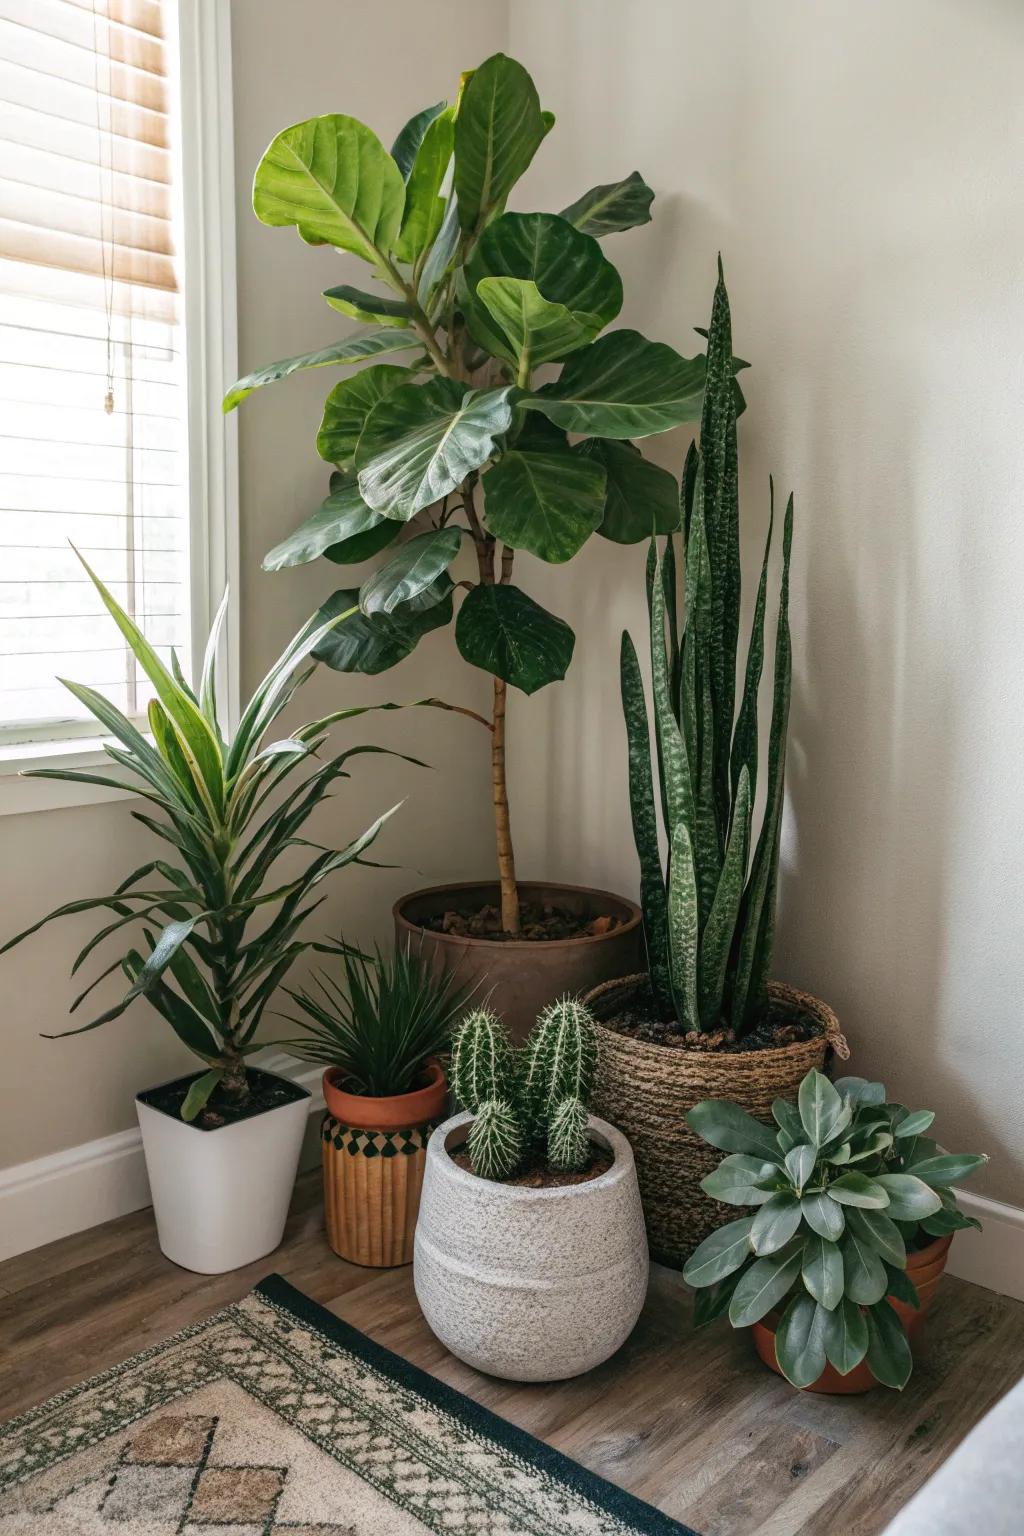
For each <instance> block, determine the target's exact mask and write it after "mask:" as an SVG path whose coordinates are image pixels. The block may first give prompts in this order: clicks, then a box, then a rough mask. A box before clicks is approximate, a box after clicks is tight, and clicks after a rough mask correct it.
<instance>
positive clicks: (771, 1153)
mask: <svg viewBox="0 0 1024 1536" xmlns="http://www.w3.org/2000/svg"><path fill="white" fill-rule="evenodd" d="M685 1119H686V1123H687V1125H688V1126H689V1127H690V1129H691V1131H695V1132H696V1133H697V1135H698V1136H700V1137H701V1138H702V1139H703V1140H704V1141H706V1142H709V1143H710V1144H711V1146H713V1147H719V1148H720V1149H721V1150H722V1151H723V1152H745V1153H747V1154H749V1155H750V1156H751V1157H761V1158H763V1159H764V1160H765V1161H766V1162H769V1163H773V1164H776V1165H777V1164H778V1163H780V1162H781V1156H780V1153H779V1148H778V1144H777V1142H776V1140H775V1132H774V1131H773V1130H772V1129H771V1127H770V1126H767V1125H762V1124H761V1122H760V1120H755V1119H754V1117H753V1115H748V1114H747V1112H746V1110H745V1109H741V1108H740V1106H739V1105H738V1104H731V1103H729V1101H728V1100H727V1099H702V1100H701V1102H700V1103H699V1104H695V1105H694V1106H693V1108H692V1109H691V1110H689V1111H688V1113H687V1114H686V1116H685Z"/></svg>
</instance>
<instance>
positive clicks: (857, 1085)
mask: <svg viewBox="0 0 1024 1536" xmlns="http://www.w3.org/2000/svg"><path fill="white" fill-rule="evenodd" d="M834 1086H835V1089H836V1092H837V1093H841V1094H842V1095H843V1097H844V1098H845V1099H849V1100H850V1102H851V1103H853V1104H884V1103H885V1088H884V1087H883V1085H882V1084H881V1083H869V1082H868V1080H867V1078H865V1077H837V1078H836V1081H835V1085H834Z"/></svg>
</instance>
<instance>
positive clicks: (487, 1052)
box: [451, 997, 597, 1179]
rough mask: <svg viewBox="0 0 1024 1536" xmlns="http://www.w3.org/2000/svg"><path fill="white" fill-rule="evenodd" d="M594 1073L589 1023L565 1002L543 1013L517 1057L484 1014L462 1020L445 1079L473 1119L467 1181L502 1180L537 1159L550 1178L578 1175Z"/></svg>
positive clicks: (584, 1159)
mask: <svg viewBox="0 0 1024 1536" xmlns="http://www.w3.org/2000/svg"><path fill="white" fill-rule="evenodd" d="M596 1065H597V1033H596V1028H595V1025H594V1021H593V1019H592V1017H591V1015H590V1013H589V1011H588V1009H586V1008H585V1007H584V1006H583V1004H582V1003H579V1002H576V1001H575V1000H574V999H572V998H568V997H566V998H563V999H562V1000H561V1001H560V1002H557V1003H552V1004H551V1005H550V1006H549V1007H548V1008H545V1009H544V1012H543V1013H542V1014H541V1015H540V1017H539V1018H538V1020H537V1023H536V1025H535V1026H534V1028H533V1030H532V1031H531V1032H530V1035H529V1037H528V1039H527V1041H526V1043H525V1045H523V1046H522V1047H521V1048H520V1049H518V1050H517V1049H516V1048H515V1047H514V1046H513V1044H512V1041H511V1038H510V1037H509V1034H508V1032H507V1030H506V1029H505V1026H504V1025H503V1024H502V1022H501V1020H500V1019H499V1018H498V1017H497V1016H496V1015H495V1014H493V1013H492V1012H491V1011H490V1009H488V1008H477V1009H474V1011H473V1012H472V1013H470V1014H468V1015H467V1017H466V1018H465V1019H464V1020H463V1023H462V1025H461V1027H460V1029H459V1031H458V1034H457V1035H456V1037H455V1042H454V1045H453V1047H452V1073H451V1079H452V1088H453V1090H454V1092H455V1096H456V1098H458V1099H459V1101H460V1102H461V1103H462V1104H463V1105H464V1106H465V1108H466V1109H468V1110H469V1111H470V1112H471V1113H472V1115H473V1117H474V1118H473V1123H472V1125H471V1126H470V1130H469V1140H468V1143H467V1146H468V1151H469V1157H470V1162H471V1163H472V1166H473V1171H474V1173H478V1174H480V1176H481V1177H482V1178H485V1179H504V1178H508V1177H509V1176H510V1175H512V1174H514V1173H515V1172H516V1171H517V1169H518V1168H520V1167H521V1166H522V1164H523V1163H524V1162H525V1161H526V1159H527V1158H528V1157H529V1156H537V1155H540V1154H541V1153H542V1152H543V1155H544V1156H545V1157H546V1159H547V1163H548V1166H549V1167H550V1168H551V1169H553V1170H555V1171H563V1172H578V1171H580V1170H582V1169H584V1168H586V1166H587V1163H588V1161H589V1158H590V1138H589V1136H588V1134H587V1106H588V1103H589V1101H590V1095H591V1091H592V1089H593V1084H594V1071H595V1068H596Z"/></svg>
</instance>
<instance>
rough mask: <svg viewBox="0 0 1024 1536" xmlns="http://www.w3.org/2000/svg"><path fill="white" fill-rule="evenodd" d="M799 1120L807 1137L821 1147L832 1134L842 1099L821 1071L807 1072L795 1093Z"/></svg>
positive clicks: (841, 1107) (839, 1112) (841, 1108)
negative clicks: (797, 1091)
mask: <svg viewBox="0 0 1024 1536" xmlns="http://www.w3.org/2000/svg"><path fill="white" fill-rule="evenodd" d="M797 1105H798V1108H799V1110H800V1121H801V1123H802V1125H803V1128H804V1130H805V1132H806V1133H807V1138H808V1140H809V1141H811V1142H812V1143H813V1145H814V1146H816V1147H823V1146H824V1145H825V1143H826V1142H827V1141H828V1139H829V1137H830V1136H831V1135H832V1133H833V1131H834V1130H835V1129H836V1126H837V1124H838V1122H839V1117H840V1115H841V1114H842V1111H843V1101H842V1098H841V1097H840V1095H839V1094H838V1093H837V1092H836V1090H835V1088H834V1087H833V1086H832V1084H831V1083H830V1082H829V1080H828V1078H827V1077H826V1076H825V1074H824V1073H823V1072H817V1071H814V1070H813V1069H812V1070H811V1071H810V1072H808V1074H807V1076H806V1077H805V1078H804V1080H803V1082H802V1083H801V1084H800V1090H799V1093H798V1094H797Z"/></svg>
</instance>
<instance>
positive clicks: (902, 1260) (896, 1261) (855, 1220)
mask: <svg viewBox="0 0 1024 1536" xmlns="http://www.w3.org/2000/svg"><path fill="white" fill-rule="evenodd" d="M847 1221H848V1222H849V1226H850V1231H851V1232H853V1233H854V1234H855V1235H856V1236H857V1237H858V1238H860V1239H862V1240H863V1241H864V1242H865V1243H868V1244H870V1246H871V1247H872V1248H873V1249H874V1250H875V1252H876V1253H877V1254H879V1255H880V1257H881V1258H883V1259H884V1260H885V1262H886V1263H887V1264H891V1265H893V1266H894V1267H895V1268H897V1269H904V1268H905V1267H906V1262H907V1249H906V1244H905V1243H904V1241H903V1234H902V1233H901V1232H900V1229H899V1227H898V1226H897V1225H896V1223H895V1222H894V1221H893V1219H892V1217H891V1216H890V1215H889V1214H888V1212H887V1211H874V1210H858V1209H857V1208H856V1207H851V1208H850V1211H849V1213H848V1215H847Z"/></svg>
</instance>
